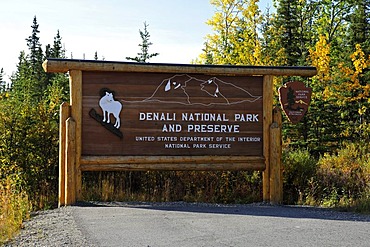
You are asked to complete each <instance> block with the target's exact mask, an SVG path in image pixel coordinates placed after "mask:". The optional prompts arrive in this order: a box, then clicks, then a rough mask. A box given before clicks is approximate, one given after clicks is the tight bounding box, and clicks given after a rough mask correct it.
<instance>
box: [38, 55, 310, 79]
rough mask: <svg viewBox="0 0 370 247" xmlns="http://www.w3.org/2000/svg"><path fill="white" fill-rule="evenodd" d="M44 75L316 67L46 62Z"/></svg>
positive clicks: (278, 71)
mask: <svg viewBox="0 0 370 247" xmlns="http://www.w3.org/2000/svg"><path fill="white" fill-rule="evenodd" d="M42 66H43V68H44V70H45V71H46V72H59V73H66V72H68V71H69V70H81V71H100V72H104V71H105V72H112V71H117V72H154V73H156V72H166V73H186V74H192V73H194V74H213V75H238V76H244V75H275V76H305V77H306V76H314V75H316V74H317V70H316V68H315V67H300V66H238V65H198V64H197V65H195V64H168V63H131V62H112V61H97V60H77V59H56V58H49V59H47V60H45V61H44V63H43V64H42Z"/></svg>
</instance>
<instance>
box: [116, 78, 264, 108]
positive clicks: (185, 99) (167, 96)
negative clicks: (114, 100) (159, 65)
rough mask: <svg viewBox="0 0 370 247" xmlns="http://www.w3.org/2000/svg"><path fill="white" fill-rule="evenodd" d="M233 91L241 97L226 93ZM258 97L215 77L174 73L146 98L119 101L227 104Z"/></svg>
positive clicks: (253, 100) (258, 97) (205, 104)
mask: <svg viewBox="0 0 370 247" xmlns="http://www.w3.org/2000/svg"><path fill="white" fill-rule="evenodd" d="M226 89H227V90H226ZM234 93H237V94H238V95H239V96H240V97H239V98H242V99H238V100H236V99H234V98H233V97H232V95H230V96H229V95H227V94H234ZM205 99H206V100H205ZM259 99H262V96H256V95H252V94H251V93H250V92H248V91H247V90H245V89H243V88H241V87H239V86H237V85H235V84H233V83H230V82H225V81H223V80H221V79H219V78H217V77H210V78H209V79H207V80H203V79H198V78H196V77H193V76H190V75H188V74H176V75H174V76H172V77H170V78H166V79H164V80H163V81H162V82H161V83H160V84H159V85H158V87H157V88H156V89H155V90H154V92H153V94H152V95H151V96H150V97H148V98H146V99H143V100H141V101H126V100H121V101H123V102H127V103H139V102H143V103H144V102H160V103H171V104H182V105H189V106H191V105H202V106H212V105H226V106H227V105H235V104H241V103H245V102H250V103H252V102H255V101H257V100H259ZM205 101H206V102H205Z"/></svg>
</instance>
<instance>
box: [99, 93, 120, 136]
mask: <svg viewBox="0 0 370 247" xmlns="http://www.w3.org/2000/svg"><path fill="white" fill-rule="evenodd" d="M99 106H100V108H101V109H102V111H103V122H106V123H110V114H113V116H114V117H115V118H116V122H115V124H114V127H116V128H117V129H118V128H119V127H120V126H121V119H120V117H119V114H120V113H121V110H122V104H121V103H120V102H119V101H116V100H114V98H113V93H109V92H105V95H104V96H103V97H102V98H101V99H100V101H99Z"/></svg>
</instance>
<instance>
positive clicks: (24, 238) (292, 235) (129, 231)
mask: <svg viewBox="0 0 370 247" xmlns="http://www.w3.org/2000/svg"><path fill="white" fill-rule="evenodd" d="M5 246H129V247H131V246H142V247H155V246H160V247H161V246H189V247H197V246H279V247H281V246H367V247H370V215H358V214H353V213H345V212H336V211H332V210H328V209H321V208H313V207H298V206H270V205H266V204H263V203H258V204H247V205H220V204H205V203H184V202H175V203H139V202H136V203H134V202H132V203H124V202H112V203H101V202H91V203H84V204H79V205H76V206H70V207H63V208H59V209H54V210H48V211H43V212H38V213H36V214H34V215H33V217H32V218H31V220H30V221H28V222H26V223H25V227H24V229H23V230H22V231H21V233H20V234H19V235H18V237H16V238H15V239H14V241H13V242H11V243H8V244H7V245H5Z"/></svg>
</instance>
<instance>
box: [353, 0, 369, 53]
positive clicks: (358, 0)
mask: <svg viewBox="0 0 370 247" xmlns="http://www.w3.org/2000/svg"><path fill="white" fill-rule="evenodd" d="M349 22H350V24H349V29H348V40H349V45H350V47H351V48H352V51H354V50H355V46H356V44H360V45H361V48H362V51H363V52H364V53H365V54H366V55H367V56H368V55H369V54H370V0H354V3H353V11H352V12H351V14H350V16H349Z"/></svg>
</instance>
